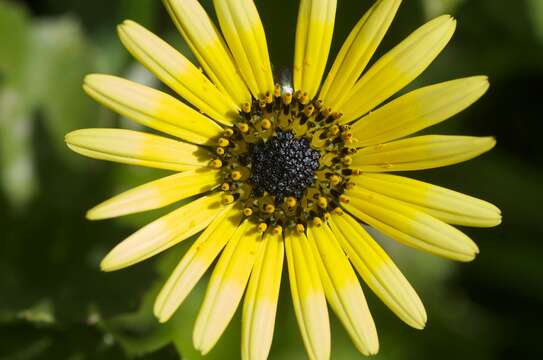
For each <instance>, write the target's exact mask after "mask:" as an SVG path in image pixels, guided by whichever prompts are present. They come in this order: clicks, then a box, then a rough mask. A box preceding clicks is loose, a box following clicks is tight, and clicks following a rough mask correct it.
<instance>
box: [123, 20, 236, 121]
mask: <svg viewBox="0 0 543 360" xmlns="http://www.w3.org/2000/svg"><path fill="white" fill-rule="evenodd" d="M117 29H118V33H119V37H120V39H121V41H122V43H123V44H124V46H125V47H126V48H127V49H128V51H130V53H131V54H132V55H133V56H134V57H135V58H136V59H138V60H139V62H141V63H142V64H143V65H145V66H146V67H147V69H149V71H151V72H152V73H153V74H155V75H156V76H157V77H158V78H159V79H160V80H162V81H163V82H164V83H165V84H166V85H168V86H169V87H170V88H172V89H173V90H175V91H176V92H177V93H178V94H179V95H181V96H182V97H183V98H185V99H187V101H188V102H190V103H191V104H192V105H194V106H195V107H196V108H197V109H198V110H199V111H200V112H202V113H204V114H207V115H209V116H210V117H211V118H213V119H214V120H217V121H219V122H220V123H222V124H225V125H232V119H233V118H234V117H235V116H236V115H237V113H238V111H239V108H238V107H237V106H236V104H235V103H234V102H233V101H232V99H231V98H230V97H229V96H228V95H225V94H224V93H222V92H221V91H220V90H219V89H217V87H216V86H215V85H213V83H212V82H211V81H210V80H209V79H208V78H207V77H206V76H205V75H204V74H202V72H201V71H200V70H199V69H198V68H197V67H196V66H194V65H193V64H192V63H191V62H190V61H189V60H188V59H187V58H186V57H184V56H183V55H182V54H181V53H179V52H178V51H177V50H175V49H174V48H173V47H172V46H170V45H168V43H166V42H165V41H164V40H162V39H160V38H159V37H158V36H156V35H155V34H153V33H152V32H150V31H149V30H147V29H146V28H144V27H143V26H141V25H139V24H137V23H135V22H133V21H130V20H126V21H125V22H123V23H122V24H121V25H119V26H118V28H117Z"/></svg>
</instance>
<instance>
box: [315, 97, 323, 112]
mask: <svg viewBox="0 0 543 360" xmlns="http://www.w3.org/2000/svg"><path fill="white" fill-rule="evenodd" d="M323 104H324V101H323V100H322V99H318V100H317V101H315V102H314V105H315V108H316V109H317V110H320V108H321V107H322V105H323Z"/></svg>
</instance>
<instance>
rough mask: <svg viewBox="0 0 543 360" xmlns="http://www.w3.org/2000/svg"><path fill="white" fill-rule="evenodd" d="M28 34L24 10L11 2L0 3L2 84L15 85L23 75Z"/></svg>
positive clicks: (0, 66) (27, 23)
mask: <svg viewBox="0 0 543 360" xmlns="http://www.w3.org/2000/svg"><path fill="white" fill-rule="evenodd" d="M29 32H30V31H29V21H28V15H27V13H26V11H25V9H24V8H23V7H22V6H20V5H18V4H16V3H13V2H6V1H0V74H1V75H2V76H3V77H5V79H4V80H5V81H3V82H7V83H15V82H16V81H17V79H19V78H21V76H22V74H23V73H24V65H25V61H26V52H27V47H28V43H29ZM1 83H2V82H1V81H0V84H1Z"/></svg>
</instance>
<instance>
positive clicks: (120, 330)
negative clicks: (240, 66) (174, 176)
mask: <svg viewBox="0 0 543 360" xmlns="http://www.w3.org/2000/svg"><path fill="white" fill-rule="evenodd" d="M209 3H210V1H205V2H204V4H205V6H206V7H207V8H208V9H210V6H209V5H210V4H209ZM256 3H257V6H258V8H259V10H260V12H261V17H262V20H263V22H264V26H265V28H266V31H267V36H268V41H269V44H270V45H269V48H270V53H271V57H272V62H273V64H274V67H275V70H278V71H279V70H281V69H283V68H286V67H288V66H289V64H291V61H292V58H293V56H292V54H293V45H294V42H293V38H294V30H295V25H296V11H297V1H291V0H273V1H266V0H261V1H258V0H257V1H256ZM338 3H339V4H338V12H337V20H336V31H335V34H334V39H335V40H334V43H333V48H332V54H335V53H336V52H337V51H338V49H339V47H340V46H341V42H342V40H343V39H344V38H345V37H346V36H347V34H348V32H349V30H350V29H351V28H352V26H353V25H354V24H355V23H356V21H357V20H358V19H359V18H360V16H361V15H362V13H363V12H364V11H365V10H366V9H368V8H369V6H370V5H371V1H369V0H361V1H356V0H351V1H341V0H339V1H338ZM442 13H450V14H452V15H454V16H455V17H456V18H457V19H458V28H457V31H456V34H455V36H454V38H453V40H452V42H451V43H450V44H449V46H448V47H447V49H446V50H445V51H444V52H443V53H442V55H441V56H440V57H439V58H438V59H437V60H436V61H435V62H434V63H433V64H432V65H431V66H430V67H429V69H428V70H427V71H426V72H425V73H424V74H423V75H422V76H421V77H419V78H418V79H417V80H416V81H415V82H414V83H413V84H411V85H410V86H409V89H412V88H415V87H417V86H420V85H424V84H431V83H435V82H439V81H444V80H449V79H453V78H457V77H462V76H467V75H477V74H486V75H489V76H490V81H491V88H490V90H489V92H488V93H487V94H486V95H485V96H484V97H483V99H481V100H480V101H479V102H477V103H476V104H475V105H474V106H472V107H471V108H470V109H469V110H467V111H465V112H463V113H461V114H460V115H458V116H456V117H455V118H453V119H451V120H449V121H447V122H445V123H443V124H440V125H439V126H436V127H434V128H432V129H431V132H434V133H443V134H461V133H465V134H472V135H494V136H496V137H497V139H498V146H497V147H496V149H495V150H493V151H492V152H490V153H489V154H486V155H484V156H482V157H480V158H478V159H475V160H471V161H469V162H467V163H464V164H460V165H455V166H452V167H448V168H444V169H437V170H432V171H425V172H416V173H413V176H414V177H417V178H420V179H424V180H429V181H433V182H435V183H437V184H440V185H443V186H447V187H450V188H453V189H456V190H460V191H463V192H466V193H468V194H472V195H476V196H479V197H481V198H484V199H487V200H490V201H492V202H494V203H495V204H497V205H498V206H499V207H500V208H501V209H502V211H503V214H504V221H503V224H502V225H500V226H499V227H497V228H493V229H467V230H466V232H467V233H468V234H469V235H470V236H472V237H473V238H474V239H475V240H476V241H477V242H478V244H479V246H480V249H481V254H480V255H479V256H478V257H477V258H476V260H475V261H473V262H471V263H468V264H460V263H453V262H451V261H447V260H443V259H439V258H435V257H432V256H430V255H426V254H422V253H418V252H416V251H413V250H411V249H407V248H404V247H401V246H398V245H396V244H395V243H394V242H392V241H391V240H389V239H382V238H381V237H379V240H382V243H383V245H384V246H385V247H386V248H387V250H389V252H390V253H391V254H392V256H393V258H394V259H395V260H396V262H397V264H398V265H399V267H400V268H401V269H402V270H403V271H404V273H405V274H406V276H407V277H408V278H409V279H410V281H411V282H412V284H413V285H414V287H415V288H416V289H417V290H418V292H419V294H420V296H421V298H422V299H423V301H424V303H425V305H426V309H427V311H428V316H429V320H428V324H427V328H426V329H425V330H424V331H422V332H421V331H416V330H413V329H410V328H409V327H407V326H406V325H404V324H403V323H402V322H400V321H399V320H398V319H396V318H395V317H394V315H392V313H391V312H390V311H388V309H387V308H386V307H385V306H384V305H383V304H381V303H380V302H379V301H378V299H377V298H376V297H375V296H374V295H373V294H371V293H370V291H369V289H367V288H366V287H365V288H364V289H365V290H366V295H367V298H368V302H369V304H370V308H371V310H372V313H373V315H374V319H375V321H376V325H377V327H378V331H379V336H380V343H381V351H380V353H379V355H378V356H376V357H375V358H376V359H421V358H440V359H459V358H463V359H511V358H543V348H542V347H541V346H540V342H541V339H540V337H541V333H542V331H541V324H540V322H541V320H542V319H543V316H542V315H543V314H542V312H541V308H542V307H543V285H542V283H543V282H542V276H543V261H542V255H543V252H542V250H543V245H542V244H543V238H542V234H543V231H542V230H543V216H542V211H541V204H543V192H542V190H541V186H542V185H543V172H542V168H541V163H542V160H543V156H542V152H543V151H542V147H541V146H540V145H541V140H540V139H541V136H540V135H539V132H540V130H541V129H542V126H541V117H540V113H541V110H540V109H541V105H542V88H543V87H542V85H541V84H543V1H541V0H524V1H506V0H420V1H413V0H409V1H404V4H403V5H402V6H401V8H400V11H399V13H398V15H397V17H396V20H395V22H394V23H393V25H392V27H391V29H390V31H389V33H388V35H387V36H386V38H385V41H384V42H383V44H382V45H381V46H380V48H379V50H378V53H379V54H382V53H383V52H384V51H385V50H386V49H390V48H391V46H393V45H394V44H396V43H397V42H399V41H400V40H401V39H403V38H404V37H405V36H407V35H408V34H409V33H410V32H411V31H413V30H414V29H415V28H417V27H418V26H420V25H422V24H423V23H424V22H425V21H426V20H428V19H430V18H432V17H434V16H437V15H439V14H442ZM126 18H130V19H133V20H136V21H138V22H140V23H141V24H143V25H145V26H147V27H148V28H150V29H152V30H153V31H154V32H156V33H159V34H160V35H161V36H163V37H164V38H166V39H168V40H169V41H170V42H172V44H174V45H175V46H176V47H178V48H179V49H181V51H184V52H185V53H186V54H187V56H189V57H190V55H189V54H188V52H187V51H186V47H185V45H184V44H183V42H182V40H181V37H180V36H179V35H177V34H176V33H175V31H174V27H173V25H172V23H171V22H170V20H169V19H168V16H167V14H166V11H165V10H164V9H163V7H162V4H161V2H160V1H157V0H115V1H110V0H95V1H84V0H28V1H6V0H0V229H1V230H0V359H2V360H4V359H123V358H131V357H138V356H140V357H142V358H146V359H147V358H148V359H170V358H171V359H176V358H178V357H179V353H182V354H183V355H184V357H185V358H187V359H198V358H200V357H199V355H198V354H196V353H195V352H194V350H193V349H192V346H191V332H192V325H193V320H194V316H195V314H196V311H197V309H198V307H199V304H200V303H201V299H202V296H203V292H204V291H205V282H206V281H207V280H206V281H203V282H201V284H200V285H199V286H198V287H197V288H196V289H195V290H194V292H193V294H192V295H191V296H190V297H189V299H188V300H187V301H186V303H185V304H184V305H183V306H182V308H181V309H180V311H178V313H177V315H176V316H175V317H174V318H173V320H171V321H170V322H168V323H167V324H166V325H164V326H161V327H159V326H157V323H156V322H155V320H154V319H153V317H152V316H151V314H150V305H151V304H152V302H153V300H154V296H155V295H156V292H157V290H158V289H159V288H160V286H161V284H162V283H163V281H164V278H165V276H167V274H168V273H169V271H170V270H171V269H172V266H174V265H175V263H176V262H177V261H178V259H179V257H180V256H181V254H182V253H183V251H185V250H186V248H187V245H188V244H189V243H190V241H187V242H186V243H185V244H181V245H179V246H177V247H176V248H174V249H172V250H170V251H168V252H166V253H165V254H163V255H160V256H156V257H155V258H154V259H152V260H149V261H146V262H144V263H142V264H139V265H137V266H134V267H132V268H129V269H126V270H122V271H119V272H115V273H108V274H106V273H102V272H100V270H99V266H98V264H99V261H100V259H101V258H102V257H103V256H104V255H105V254H106V252H107V251H108V250H109V249H110V248H112V247H113V245H114V244H116V243H117V242H118V241H120V240H121V239H123V238H124V237H126V236H127V235H129V234H130V233H131V232H133V231H134V230H135V229H136V228H137V227H138V226H141V225H143V224H145V223H147V222H148V221H150V220H151V219H153V218H155V217H157V216H159V214H160V213H162V212H164V210H162V211H154V212H151V213H149V214H143V215H137V216H129V217H126V218H122V219H118V220H110V221H104V222H92V223H91V222H89V221H87V220H85V218H84V214H85V210H86V209H89V208H90V207H92V206H93V205H95V204H97V203H98V202H100V201H102V200H104V199H106V198H108V197H109V196H111V195H113V194H115V193H118V192H120V191H122V190H125V189H128V188H130V187H132V186H134V185H136V184H141V183H143V182H145V181H147V180H149V179H154V178H156V177H159V176H161V175H163V174H164V173H163V172H160V171H157V170H149V169H145V168H136V167H129V166H124V165H118V164H112V163H105V162H99V161H95V160H90V159H84V158H82V157H80V156H78V155H76V154H74V153H71V152H70V151H68V149H67V148H66V147H65V145H64V141H63V137H64V134H65V133H67V132H68V131H70V130H74V129H77V128H83V127H115V126H120V127H127V128H128V127H130V128H136V129H137V126H135V125H134V124H133V123H131V122H129V121H128V120H126V119H122V118H118V117H117V116H115V115H114V114H113V113H112V112H110V111H108V110H105V109H102V108H100V107H98V106H97V105H95V104H94V103H93V102H92V101H91V100H90V99H88V98H87V97H86V96H85V95H84V94H83V92H82V90H81V83H82V78H83V76H84V75H85V74H87V73H91V72H106V73H112V74H116V75H120V76H123V77H127V78H130V79H133V80H136V81H140V82H143V83H146V84H149V85H152V86H157V87H158V86H160V84H159V83H158V82H157V81H156V80H155V79H153V77H152V76H150V75H149V74H148V73H147V72H146V71H145V70H144V69H143V68H142V67H141V66H139V65H137V64H136V63H135V61H134V60H133V59H131V58H130V57H129V55H128V53H127V52H126V51H125V50H124V49H123V48H122V46H121V45H120V43H119V41H118V39H117V37H116V33H115V25H116V24H118V23H120V22H121V21H122V20H124V19H126ZM374 59H375V58H374ZM329 65H330V61H329ZM284 274H285V273H284ZM285 278H286V276H283V279H285ZM278 311H279V314H278V318H277V325H276V334H275V338H274V344H273V347H272V352H271V355H270V358H272V359H299V358H304V350H303V346H302V344H301V340H300V336H299V335H298V329H297V327H296V322H295V319H294V316H293V311H292V308H291V305H290V293H289V290H288V284H287V282H286V281H283V284H282V288H281V299H280V304H279V310H278ZM239 322H240V319H239V315H236V318H235V319H234V320H233V321H232V323H231V325H230V326H229V328H228V330H227V332H226V334H225V336H224V337H223V339H222V340H221V341H220V343H219V344H218V346H217V347H216V348H215V349H214V350H213V351H212V352H211V354H210V356H209V357H208V358H210V359H235V358H238V357H239V328H240V325H239ZM332 328H333V340H332V343H333V358H334V359H351V358H358V357H360V356H359V355H358V354H357V353H356V352H355V350H354V347H353V346H352V345H351V343H350V340H349V339H348V337H347V336H346V334H345V332H344V331H343V329H342V328H341V327H340V326H339V325H338V323H337V320H336V319H335V318H332Z"/></svg>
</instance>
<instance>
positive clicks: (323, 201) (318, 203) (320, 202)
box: [317, 196, 328, 209]
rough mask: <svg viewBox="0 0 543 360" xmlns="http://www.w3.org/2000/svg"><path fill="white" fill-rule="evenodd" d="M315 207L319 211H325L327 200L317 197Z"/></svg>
mask: <svg viewBox="0 0 543 360" xmlns="http://www.w3.org/2000/svg"><path fill="white" fill-rule="evenodd" d="M317 205H319V207H320V208H321V209H326V208H327V207H328V200H327V199H326V198H325V197H324V196H321V197H319V201H318V202H317Z"/></svg>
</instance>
